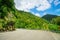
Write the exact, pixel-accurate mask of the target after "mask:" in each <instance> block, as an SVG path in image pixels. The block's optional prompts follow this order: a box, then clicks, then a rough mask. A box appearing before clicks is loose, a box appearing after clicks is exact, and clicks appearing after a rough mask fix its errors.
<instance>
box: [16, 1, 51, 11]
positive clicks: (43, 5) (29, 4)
mask: <svg viewBox="0 0 60 40" xmlns="http://www.w3.org/2000/svg"><path fill="white" fill-rule="evenodd" d="M15 3H16V5H15V6H16V8H17V9H18V10H24V11H29V10H30V9H33V8H34V7H37V8H36V9H37V10H38V11H44V10H46V9H48V8H49V7H50V6H51V5H50V4H49V2H48V1H47V0H15Z"/></svg>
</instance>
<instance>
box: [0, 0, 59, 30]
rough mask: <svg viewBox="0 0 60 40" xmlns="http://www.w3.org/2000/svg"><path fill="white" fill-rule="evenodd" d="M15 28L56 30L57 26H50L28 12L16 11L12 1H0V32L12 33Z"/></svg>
mask: <svg viewBox="0 0 60 40" xmlns="http://www.w3.org/2000/svg"><path fill="white" fill-rule="evenodd" d="M16 28H25V29H43V30H58V25H55V24H50V23H49V22H48V21H46V20H45V19H43V18H40V17H37V16H35V15H33V14H32V13H30V12H25V11H18V10H17V9H16V8H15V6H14V0H4V1H3V0H0V31H8V30H9V31H12V30H15V29H16Z"/></svg>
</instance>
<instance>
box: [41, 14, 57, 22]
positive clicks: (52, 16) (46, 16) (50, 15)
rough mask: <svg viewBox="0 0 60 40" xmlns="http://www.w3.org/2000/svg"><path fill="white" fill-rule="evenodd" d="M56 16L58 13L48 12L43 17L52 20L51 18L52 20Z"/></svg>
mask: <svg viewBox="0 0 60 40" xmlns="http://www.w3.org/2000/svg"><path fill="white" fill-rule="evenodd" d="M56 17H57V15H52V14H46V15H44V16H43V17H42V18H44V19H45V20H47V21H49V22H51V20H52V19H53V18H56Z"/></svg>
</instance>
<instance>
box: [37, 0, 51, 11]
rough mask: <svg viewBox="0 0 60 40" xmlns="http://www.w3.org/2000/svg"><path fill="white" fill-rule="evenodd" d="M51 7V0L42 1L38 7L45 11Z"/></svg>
mask: <svg viewBox="0 0 60 40" xmlns="http://www.w3.org/2000/svg"><path fill="white" fill-rule="evenodd" d="M50 7H51V5H50V4H49V2H48V1H47V0H44V1H41V5H40V6H38V7H37V10H39V11H44V10H46V9H48V8H50Z"/></svg>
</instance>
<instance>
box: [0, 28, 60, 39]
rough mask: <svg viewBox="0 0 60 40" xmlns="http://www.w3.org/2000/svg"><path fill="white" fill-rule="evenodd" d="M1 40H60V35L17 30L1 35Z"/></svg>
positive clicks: (39, 31)
mask: <svg viewBox="0 0 60 40" xmlns="http://www.w3.org/2000/svg"><path fill="white" fill-rule="evenodd" d="M0 40H60V34H58V33H52V32H49V31H42V30H26V29H17V30H16V31H13V32H3V33H0Z"/></svg>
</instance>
